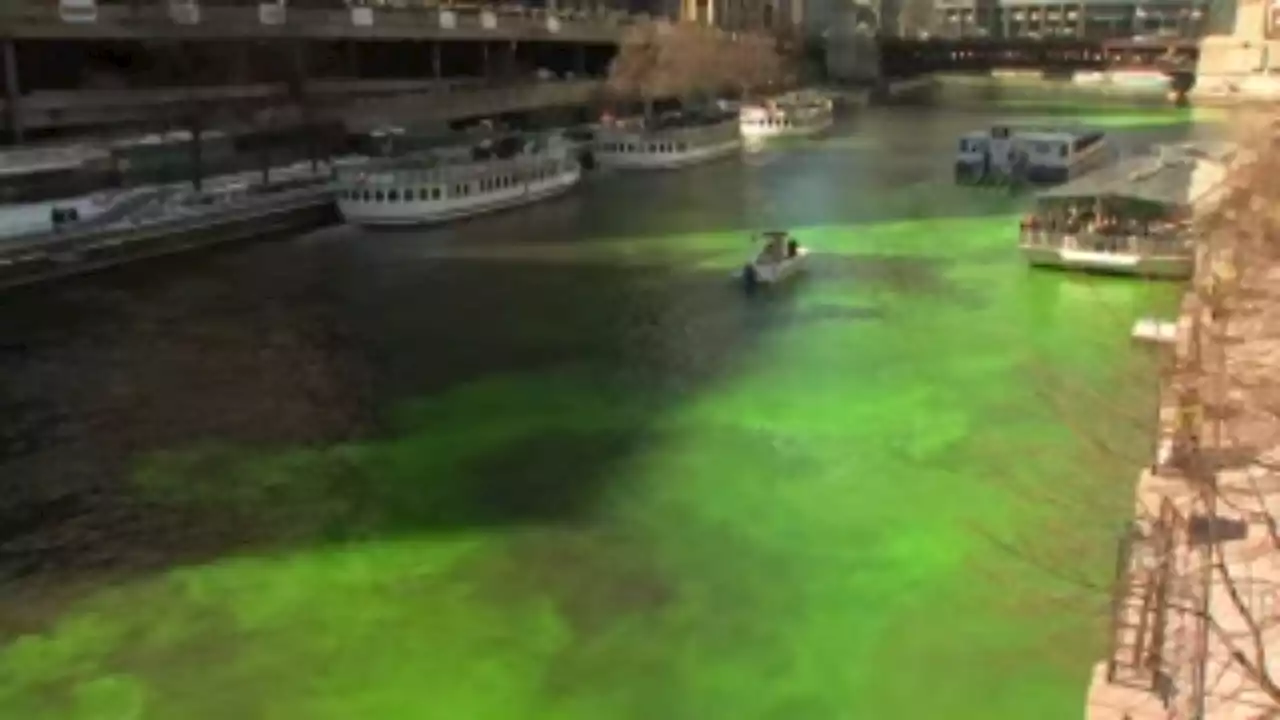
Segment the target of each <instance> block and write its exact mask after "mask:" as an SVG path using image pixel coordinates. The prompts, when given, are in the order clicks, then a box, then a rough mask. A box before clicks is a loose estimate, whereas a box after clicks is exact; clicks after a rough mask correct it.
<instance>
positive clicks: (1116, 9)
mask: <svg viewBox="0 0 1280 720" xmlns="http://www.w3.org/2000/svg"><path fill="white" fill-rule="evenodd" d="M936 2H937V4H936V6H935V8H934V12H933V27H932V29H931V31H930V32H931V34H934V35H940V36H944V37H992V38H1010V39H1012V38H1025V39H1028V40H1037V39H1049V38H1062V39H1087V40H1111V39H1120V38H1124V39H1139V38H1199V37H1202V36H1204V35H1205V34H1207V33H1208V32H1209V30H1210V27H1209V25H1210V23H1209V6H1208V4H1207V3H1206V2H1204V1H1203V0H1130V1H1129V2H1117V1H1116V0H1091V1H1085V2H1072V3H1063V2H1046V1H1045V0H936Z"/></svg>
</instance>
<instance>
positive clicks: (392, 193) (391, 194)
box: [387, 190, 400, 202]
mask: <svg viewBox="0 0 1280 720" xmlns="http://www.w3.org/2000/svg"><path fill="white" fill-rule="evenodd" d="M399 200H400V191H399V190H388V191H387V202H399Z"/></svg>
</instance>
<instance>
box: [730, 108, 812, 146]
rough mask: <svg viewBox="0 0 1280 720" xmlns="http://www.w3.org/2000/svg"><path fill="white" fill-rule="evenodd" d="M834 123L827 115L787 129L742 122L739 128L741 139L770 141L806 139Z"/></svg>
mask: <svg viewBox="0 0 1280 720" xmlns="http://www.w3.org/2000/svg"><path fill="white" fill-rule="evenodd" d="M834 123H835V116H833V115H831V114H830V113H827V114H824V115H822V116H821V117H819V118H814V119H813V121H812V122H806V123H803V124H799V125H792V126H789V127H784V126H774V127H767V126H761V125H759V124H756V123H748V122H745V121H744V122H742V123H741V124H740V125H739V128H740V130H741V132H742V137H744V138H746V139H747V140H772V139H774V138H787V137H808V136H810V135H817V134H818V133H820V132H822V131H824V130H826V129H828V128H830V127H831V126H832V125H833V124H834Z"/></svg>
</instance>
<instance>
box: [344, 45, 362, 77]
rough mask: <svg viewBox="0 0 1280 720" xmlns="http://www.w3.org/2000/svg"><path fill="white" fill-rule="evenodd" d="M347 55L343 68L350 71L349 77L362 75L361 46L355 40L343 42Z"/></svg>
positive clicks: (347, 71)
mask: <svg viewBox="0 0 1280 720" xmlns="http://www.w3.org/2000/svg"><path fill="white" fill-rule="evenodd" d="M343 45H344V47H343V50H345V51H346V52H345V54H346V57H345V58H344V59H343V66H344V67H343V69H344V70H345V71H346V73H348V75H349V77H353V78H358V77H360V46H359V45H357V44H356V43H355V42H353V41H350V40H348V41H347V42H345V43H343Z"/></svg>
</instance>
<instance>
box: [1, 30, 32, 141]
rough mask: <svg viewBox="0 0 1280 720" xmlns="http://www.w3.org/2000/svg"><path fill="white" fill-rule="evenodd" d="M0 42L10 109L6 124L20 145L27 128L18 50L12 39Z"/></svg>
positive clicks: (5, 90)
mask: <svg viewBox="0 0 1280 720" xmlns="http://www.w3.org/2000/svg"><path fill="white" fill-rule="evenodd" d="M0 42H3V44H4V49H3V64H4V99H5V102H6V103H7V105H8V108H9V111H8V112H7V113H6V115H8V117H6V118H5V122H6V124H7V125H8V126H9V134H10V135H11V136H12V137H13V141H14V142H15V143H20V142H22V140H23V136H24V135H25V134H26V133H25V128H23V127H22V88H21V86H19V85H18V50H17V48H16V47H15V46H14V44H13V40H12V39H9V38H6V39H4V40H3V41H0Z"/></svg>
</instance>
